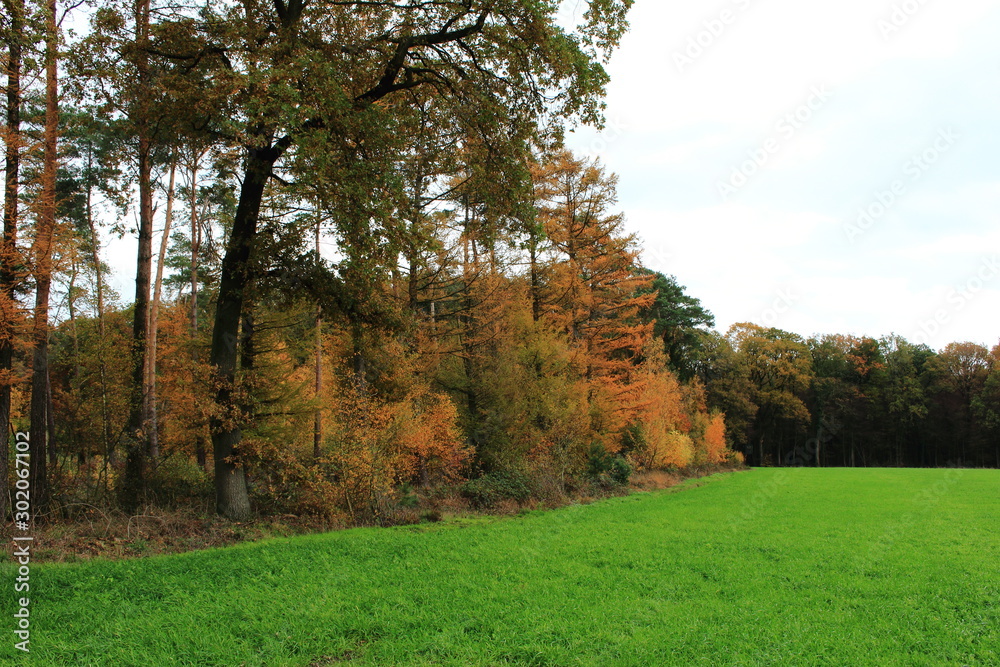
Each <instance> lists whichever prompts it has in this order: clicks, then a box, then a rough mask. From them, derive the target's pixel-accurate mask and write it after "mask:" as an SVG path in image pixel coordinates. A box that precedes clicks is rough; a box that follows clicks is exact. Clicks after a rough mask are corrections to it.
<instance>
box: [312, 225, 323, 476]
mask: <svg viewBox="0 0 1000 667" xmlns="http://www.w3.org/2000/svg"><path fill="white" fill-rule="evenodd" d="M319 220H320V219H319V212H318V211H317V215H316V259H317V260H319ZM314 379H315V389H314V390H315V392H316V412H315V413H313V458H314V459H316V460H319V457H320V454H321V452H320V450H321V445H322V444H323V410H322V408H321V404H320V401H321V400H322V396H323V309H322V308H321V307H320V306H316V377H315V378H314Z"/></svg>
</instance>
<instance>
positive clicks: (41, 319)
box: [29, 0, 59, 512]
mask: <svg viewBox="0 0 1000 667" xmlns="http://www.w3.org/2000/svg"><path fill="white" fill-rule="evenodd" d="M58 49H59V33H58V26H57V25H56V0H48V2H47V5H46V17H45V135H44V152H43V158H42V197H41V206H40V210H39V215H38V224H37V226H36V230H35V242H34V244H33V245H34V247H33V250H34V252H33V253H32V254H33V258H34V267H33V268H34V274H35V312H34V321H33V323H32V335H31V339H32V344H33V348H34V349H33V354H32V365H31V366H32V368H31V428H30V435H31V448H30V450H29V451H30V466H29V482H30V484H31V495H32V507H33V508H34V510H35V511H36V512H44V511H45V510H46V508H47V506H48V501H49V493H48V477H47V475H46V465H45V463H46V462H45V455H46V450H47V449H48V448H47V446H46V445H47V437H46V436H47V435H48V436H51V434H50V433H48V430H49V429H48V426H49V415H48V407H49V395H48V377H49V291H50V289H51V286H52V237H53V234H54V231H55V224H56V170H57V167H58V164H57V153H56V150H57V145H56V141H57V137H58V133H59V78H58V69H57V67H58Z"/></svg>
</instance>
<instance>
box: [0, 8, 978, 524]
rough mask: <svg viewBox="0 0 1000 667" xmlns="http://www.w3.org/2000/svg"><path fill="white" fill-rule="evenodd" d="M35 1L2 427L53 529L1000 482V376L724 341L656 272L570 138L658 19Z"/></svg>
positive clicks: (15, 144)
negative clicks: (125, 241) (686, 492)
mask: <svg viewBox="0 0 1000 667" xmlns="http://www.w3.org/2000/svg"><path fill="white" fill-rule="evenodd" d="M3 2H4V9H5V12H4V18H3V21H2V23H0V31H2V35H3V43H4V47H5V52H4V70H5V72H6V82H5V83H6V85H5V92H6V122H5V125H4V135H3V137H4V145H5V167H4V168H5V190H4V237H3V247H2V249H0V260H2V261H0V311H2V324H0V428H2V429H3V431H4V433H11V434H13V430H12V429H17V430H29V431H30V433H31V457H30V460H31V470H30V475H31V477H30V478H31V488H32V493H33V502H34V503H35V507H36V509H37V510H38V511H40V512H48V513H52V512H56V511H61V512H64V513H65V512H67V511H69V510H68V508H70V507H72V506H74V503H80V502H86V503H96V502H102V503H110V504H116V505H118V506H120V507H122V508H123V509H125V510H126V511H135V510H137V509H138V508H139V507H140V506H142V505H143V504H145V503H150V502H173V501H176V500H178V499H183V498H186V497H189V496H190V495H191V494H192V493H193V492H195V491H197V492H199V493H200V492H202V491H204V492H206V493H210V494H212V495H213V496H214V499H215V501H214V504H215V507H216V509H217V511H218V512H219V513H220V514H222V515H224V516H226V517H228V518H231V519H235V520H245V519H247V518H249V517H250V516H251V515H252V514H253V512H254V511H263V512H269V511H270V512H286V511H293V512H311V513H317V514H322V515H326V516H337V517H346V518H347V519H349V520H353V521H368V520H377V519H379V518H380V517H384V516H386V515H387V514H388V513H390V512H391V510H392V508H393V507H395V506H398V505H399V504H400V503H406V502H410V499H412V497H413V495H414V493H415V491H414V490H419V491H420V492H421V493H424V494H428V493H436V492H438V491H435V489H459V490H460V492H461V493H462V494H464V495H465V496H466V497H467V498H469V500H470V502H472V503H473V504H476V505H483V506H486V505H490V504H494V503H496V502H499V501H502V500H504V499H510V500H518V499H524V498H527V497H528V496H531V495H535V496H543V497H544V496H558V495H565V494H568V493H573V492H574V491H576V490H579V489H580V488H582V487H584V486H586V485H596V486H603V487H612V486H615V485H621V484H624V483H625V482H626V481H627V480H628V478H629V476H630V475H631V474H632V473H633V472H635V471H641V470H656V469H681V468H686V467H690V466H700V465H709V464H720V463H727V462H728V463H739V462H740V461H742V459H743V458H744V457H746V458H748V459H749V460H750V461H751V462H753V463H757V464H775V465H781V464H809V465H816V464H821V465H876V464H880V465H907V464H909V465H943V464H945V463H948V462H954V461H961V462H966V463H970V464H976V465H992V464H993V459H992V458H990V457H991V456H992V455H993V454H994V453H995V451H994V450H995V449H996V428H997V417H996V413H997V409H996V405H997V401H996V393H995V392H996V384H997V380H996V379H995V375H996V365H997V362H996V358H997V351H996V350H994V351H993V352H992V356H990V355H989V354H988V353H985V352H984V353H983V354H980V352H981V351H982V350H981V349H980V348H976V350H975V352H974V353H973V352H969V350H971V348H969V347H968V346H957V347H955V346H953V347H954V349H953V348H952V347H949V348H948V349H946V350H945V351H943V352H942V353H940V354H938V353H935V352H933V351H931V350H929V349H927V348H925V347H915V346H911V345H909V344H907V343H905V341H901V340H898V339H886V340H884V341H871V340H869V339H854V338H850V337H837V336H833V337H826V338H822V339H811V340H809V341H805V340H802V339H801V338H799V337H797V336H795V335H794V334H789V333H787V332H782V331H779V330H775V329H764V328H761V327H756V326H754V325H738V326H737V327H734V328H733V329H732V330H730V332H729V333H728V334H726V335H724V336H723V335H720V334H718V333H716V332H714V331H712V330H711V327H713V326H714V319H713V318H712V315H711V314H710V313H709V312H708V311H707V310H705V309H704V308H703V307H702V306H701V304H700V302H699V301H698V300H697V299H695V298H693V297H691V296H689V295H687V294H686V293H685V291H684V288H683V287H682V286H680V285H679V284H678V283H677V281H676V279H675V278H674V277H672V276H666V275H663V274H659V273H656V272H654V271H651V270H649V269H647V268H645V267H644V266H643V265H642V261H641V256H640V247H639V242H638V240H637V239H636V237H635V236H633V235H631V234H629V233H628V232H627V231H626V229H625V222H624V218H623V216H622V215H621V214H620V213H619V212H617V211H616V208H615V207H616V204H617V201H616V185H617V180H616V177H615V176H614V175H613V174H609V173H607V172H606V171H605V170H604V169H603V168H602V167H601V165H600V164H599V163H598V162H596V161H593V160H589V159H585V158H582V157H580V156H577V155H574V154H573V153H571V152H569V151H567V150H566V149H565V148H564V147H563V143H562V139H563V135H564V132H565V131H566V129H567V128H569V127H572V126H573V125H575V124H580V123H585V124H592V125H598V126H599V125H600V123H601V110H602V102H601V98H602V95H603V91H604V88H605V86H606V84H607V82H608V76H607V74H606V72H605V70H604V67H603V64H604V63H605V62H606V60H607V58H608V56H609V55H610V53H611V52H612V51H613V49H614V48H615V47H616V46H617V44H618V42H619V40H620V38H621V36H622V34H623V33H624V31H625V30H626V28H627V21H626V15H627V11H628V9H629V7H630V6H631V4H632V3H631V0H590V2H589V3H588V11H587V12H586V13H585V14H584V16H583V18H582V19H581V22H580V25H577V26H573V27H567V26H563V25H560V23H559V21H558V16H559V15H558V12H557V10H558V7H557V6H556V3H524V2H520V1H519V0H489V1H478V0H441V1H440V2H434V3H372V2H338V3H319V2H309V1H308V0H273V1H272V2H256V1H247V2H241V3H232V2H227V1H222V0H210V1H209V2H205V3H202V4H199V5H190V6H188V5H184V4H177V3H158V2H154V1H153V0H131V1H128V2H98V3H95V4H94V5H93V6H88V7H86V8H83V7H81V6H79V5H73V6H70V5H63V4H60V3H58V0H47V1H46V2H44V3H31V2H25V1H24V0H3ZM68 16H76V17H77V19H76V22H75V24H74V25H76V26H78V27H77V28H76V32H74V31H72V30H68V29H67V28H66V25H67V21H68V20H69V19H68V18H67V17H68ZM84 24H85V27H79V26H83V25H84ZM114 234H116V235H130V236H133V237H134V238H135V239H136V240H137V254H136V257H135V264H134V268H135V275H136V279H135V291H134V293H129V294H116V293H115V291H114V290H113V289H112V287H111V286H110V284H109V280H108V278H109V275H111V274H112V273H113V272H114V271H116V270H120V269H117V268H115V269H113V268H112V267H110V266H108V265H107V263H106V257H105V254H104V251H105V245H106V243H107V240H108V238H109V235H114ZM973 347H975V346H973ZM963 355H964V356H963ZM968 355H971V356H972V357H975V359H976V360H977V361H975V362H974V363H973V362H969V361H968V360H966V356H968ZM977 355H978V356H977ZM984 355H985V356H984ZM958 358H961V359H962V361H956V359H958ZM955 364H957V365H955ZM963 364H964V365H963ZM969 364H971V366H970V365H969ZM976 364H978V365H976ZM983 364H985V365H983ZM973 367H974V368H973ZM955 373H959V374H961V373H966V375H968V377H966V375H962V376H961V377H962V378H963V379H961V380H959V379H955V378H957V377H958V376H956V375H955ZM949 383H951V384H949ZM898 392H902V393H898ZM991 392H992V393H991ZM955 406H958V407H960V408H961V410H962V412H961V413H960V414H958V413H955V412H954V410H953V408H954V409H958V407H955ZM956 414H958V416H957V417H956V416H955V415H956ZM11 439H12V436H11ZM8 440H10V439H8ZM990 443H992V445H991V444H990ZM991 447H993V449H991ZM8 449H9V442H8V447H5V448H4V459H3V462H2V463H3V469H4V470H3V471H2V472H3V473H4V474H0V482H2V483H4V484H7V483H8V481H9V479H10V470H9V468H10V464H9V458H8ZM0 491H2V493H0V498H2V499H3V500H2V502H4V503H6V502H7V500H8V492H7V488H6V487H5V488H4V489H2V490H0Z"/></svg>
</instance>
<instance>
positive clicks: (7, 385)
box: [0, 0, 24, 517]
mask: <svg viewBox="0 0 1000 667" xmlns="http://www.w3.org/2000/svg"><path fill="white" fill-rule="evenodd" d="M3 4H4V7H5V8H6V9H7V13H8V15H9V16H10V18H9V20H10V35H9V38H8V40H9V41H8V42H7V118H6V126H7V127H6V130H7V134H6V136H7V139H6V145H5V149H6V150H5V162H4V171H5V174H6V176H5V178H4V181H5V182H4V207H3V244H2V245H0V443H2V445H3V446H2V447H0V517H3V516H6V515H7V496H8V488H7V474H8V468H9V466H10V464H9V461H8V456H7V448H8V436H7V434H8V432H9V431H10V399H11V382H12V380H13V378H11V377H10V372H11V370H12V368H13V362H14V334H15V331H14V323H15V322H16V321H17V319H18V318H17V310H18V309H17V300H16V298H15V296H14V285H15V283H16V282H17V268H18V267H17V263H18V262H17V247H16V246H17V223H18V210H17V209H18V206H17V204H18V197H19V196H20V183H19V178H20V164H21V146H20V142H21V40H22V39H23V34H22V33H23V31H24V23H23V18H24V16H23V14H24V5H23V3H22V2H21V0H4V3H3Z"/></svg>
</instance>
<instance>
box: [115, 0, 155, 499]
mask: <svg viewBox="0 0 1000 667" xmlns="http://www.w3.org/2000/svg"><path fill="white" fill-rule="evenodd" d="M135 34H136V42H137V45H136V46H137V49H136V51H137V56H136V75H137V77H138V101H137V103H136V108H135V109H134V110H133V112H132V118H131V120H132V123H133V125H134V126H135V131H136V135H137V138H138V144H139V151H138V168H139V248H138V257H137V259H136V271H135V311H134V314H133V319H132V345H133V349H132V395H131V397H130V401H129V416H128V423H127V425H126V427H125V431H124V433H123V436H124V445H125V473H124V477H123V479H122V488H121V502H122V505H123V506H124V508H125V509H126V510H128V511H134V510H135V509H136V508H137V507H138V506H139V502H140V500H141V496H142V494H143V491H144V489H145V476H146V456H147V453H148V449H149V447H148V440H147V438H148V432H147V430H148V424H147V417H148V415H147V414H146V411H145V409H144V407H145V404H146V403H145V400H144V394H145V392H144V391H143V389H144V387H145V385H146V342H147V323H148V319H149V288H150V282H151V281H150V274H151V272H152V271H151V270H152V267H151V264H152V260H153V185H152V163H151V159H150V158H151V152H152V142H151V141H150V130H149V103H148V97H149V95H148V89H149V55H148V53H147V52H146V50H145V49H144V48H143V47H144V46H145V43H146V41H147V40H148V39H149V0H136V4H135Z"/></svg>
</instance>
